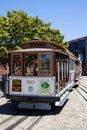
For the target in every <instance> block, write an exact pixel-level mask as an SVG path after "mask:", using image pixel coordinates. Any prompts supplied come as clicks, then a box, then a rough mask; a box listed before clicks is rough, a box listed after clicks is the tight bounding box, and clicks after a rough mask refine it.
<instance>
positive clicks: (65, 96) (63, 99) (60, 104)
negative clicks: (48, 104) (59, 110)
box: [55, 91, 70, 106]
mask: <svg viewBox="0 0 87 130" xmlns="http://www.w3.org/2000/svg"><path fill="white" fill-rule="evenodd" d="M69 93H70V92H69V91H66V92H65V93H64V94H63V95H62V96H61V97H60V101H59V102H55V106H62V105H63V104H64V103H65V101H66V100H67V97H68V95H69Z"/></svg>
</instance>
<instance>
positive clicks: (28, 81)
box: [27, 80, 35, 84]
mask: <svg viewBox="0 0 87 130" xmlns="http://www.w3.org/2000/svg"><path fill="white" fill-rule="evenodd" d="M34 83H35V81H34V80H27V84H34Z"/></svg>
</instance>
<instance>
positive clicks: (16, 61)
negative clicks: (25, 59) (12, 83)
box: [11, 54, 22, 75]
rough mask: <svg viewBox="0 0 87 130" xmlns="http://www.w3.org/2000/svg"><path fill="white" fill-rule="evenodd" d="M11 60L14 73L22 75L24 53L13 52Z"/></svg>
mask: <svg viewBox="0 0 87 130" xmlns="http://www.w3.org/2000/svg"><path fill="white" fill-rule="evenodd" d="M11 61H12V62H11V67H12V68H11V73H12V75H22V54H12V55H11Z"/></svg>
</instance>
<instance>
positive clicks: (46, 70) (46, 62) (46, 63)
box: [39, 53, 53, 75]
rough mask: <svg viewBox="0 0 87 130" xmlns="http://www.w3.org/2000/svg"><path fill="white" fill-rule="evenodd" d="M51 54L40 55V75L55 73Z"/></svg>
mask: <svg viewBox="0 0 87 130" xmlns="http://www.w3.org/2000/svg"><path fill="white" fill-rule="evenodd" d="M52 56H53V55H52V54H51V53H39V75H51V74H52V73H53V71H52V70H53V68H52V67H53V66H52V65H53V59H52Z"/></svg>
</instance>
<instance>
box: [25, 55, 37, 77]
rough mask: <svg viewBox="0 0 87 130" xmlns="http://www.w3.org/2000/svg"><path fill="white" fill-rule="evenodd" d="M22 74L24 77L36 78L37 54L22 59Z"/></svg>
mask: <svg viewBox="0 0 87 130" xmlns="http://www.w3.org/2000/svg"><path fill="white" fill-rule="evenodd" d="M24 59H25V61H24V68H25V69H24V73H25V75H26V76H29V75H30V76H37V75H38V62H37V54H34V53H32V54H30V53H27V54H25V57H24Z"/></svg>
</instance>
